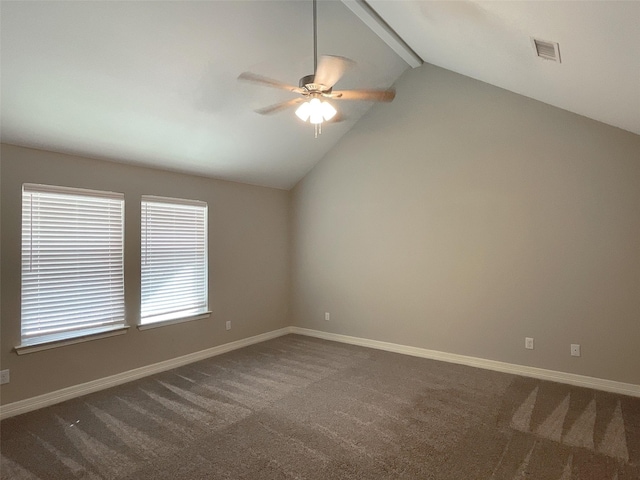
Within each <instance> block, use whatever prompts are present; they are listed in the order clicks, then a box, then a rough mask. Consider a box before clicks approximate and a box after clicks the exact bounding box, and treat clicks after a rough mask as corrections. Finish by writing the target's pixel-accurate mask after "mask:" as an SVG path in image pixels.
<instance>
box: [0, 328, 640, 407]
mask: <svg viewBox="0 0 640 480" xmlns="http://www.w3.org/2000/svg"><path fill="white" fill-rule="evenodd" d="M289 333H295V334H298V335H306V336H309V337H316V338H322V339H325V340H332V341H334V342H341V343H348V344H351V345H358V346H361V347H369V348H375V349H378V350H386V351H388V352H395V353H401V354H404V355H412V356H414V357H422V358H429V359H432V360H440V361H443V362H450V363H459V364H462V365H468V366H470V367H477V368H484V369H487V370H495V371H497V372H503V373H512V374H514V375H523V376H525V377H533V378H539V379H541V380H550V381H553V382H559V383H566V384H569V385H576V386H579V387H586V388H594V389H596V390H604V391H607V392H613V393H620V394H623V395H630V396H633V397H640V385H634V384H631V383H623V382H616V381H613V380H605V379H602V378H594V377H587V376H584V375H576V374H574V373H565V372H558V371H555V370H546V369H543V368H535V367H527V366H524V365H516V364H513V363H505V362H498V361H495V360H486V359H484V358H477V357H469V356H466V355H458V354H455V353H446V352H440V351H437V350H428V349H426V348H419V347H410V346H407V345H400V344H397V343H390V342H381V341H379V340H371V339H367V338H360V337H351V336H348V335H340V334H337V333H329V332H322V331H319V330H311V329H308V328H301V327H284V328H281V329H278V330H273V331H271V332H266V333H262V334H260V335H255V336H253V337H249V338H244V339H242V340H236V341H235V342H230V343H225V344H224V345H218V346H217V347H212V348H208V349H206V350H201V351H199V352H194V353H190V354H188V355H184V356H181V357H177V358H172V359H170V360H165V361H163V362H158V363H154V364H152V365H147V366H144V367H140V368H135V369H133V370H129V371H127V372H122V373H118V374H116V375H111V376H109V377H105V378H100V379H98V380H93V381H91V382H87V383H81V384H79V385H74V386H71V387H67V388H63V389H61V390H56V391H55V392H50V393H45V394H43V395H38V396H37V397H32V398H27V399H25V400H20V401H17V402H13V403H9V404H7V405H2V406H0V419H4V418H8V417H13V416H15V415H20V414H22V413H27V412H30V411H33V410H37V409H39V408H44V407H48V406H49V405H54V404H56V403H60V402H64V401H66V400H71V399H72V398H76V397H80V396H82V395H87V394H89V393H93V392H97V391H99V390H104V389H106V388H110V387H115V386H116V385H121V384H123V383H127V382H130V381H132V380H137V379H139V378H142V377H146V376H148V375H153V374H154V373H160V372H164V371H166V370H171V369H172V368H177V367H180V366H182V365H187V364H189V363H193V362H197V361H199V360H204V359H205V358H209V357H214V356H216V355H221V354H223V353H227V352H230V351H232V350H237V349H239V348H243V347H247V346H249V345H253V344H256V343H260V342H264V341H267V340H271V339H273V338H277V337H281V336H283V335H287V334H289Z"/></svg>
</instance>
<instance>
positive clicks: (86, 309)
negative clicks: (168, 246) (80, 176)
mask: <svg viewBox="0 0 640 480" xmlns="http://www.w3.org/2000/svg"><path fill="white" fill-rule="evenodd" d="M123 219H124V196H123V195H122V194H119V193H112V192H99V191H93V190H84V189H77V188H67V187H54V186H48V185H35V184H24V185H23V188H22V299H21V305H22V312H21V331H22V344H23V345H30V344H37V343H42V342H47V341H55V340H62V339H66V338H73V337H78V336H83V335H88V334H92V333H99V332H102V331H107V330H110V329H114V328H117V327H122V326H124V322H125V316H124V243H123V240H124V238H123V237H124V226H123Z"/></svg>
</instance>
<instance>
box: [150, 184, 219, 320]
mask: <svg viewBox="0 0 640 480" xmlns="http://www.w3.org/2000/svg"><path fill="white" fill-rule="evenodd" d="M141 216H142V218H141V257H142V258H141V260H142V267H141V270H142V271H141V281H142V285H141V309H140V310H141V311H140V321H141V323H142V324H149V323H154V322H162V321H166V320H173V319H178V318H184V317H189V316H193V315H198V314H201V313H204V312H206V311H207V308H208V302H207V204H206V203H204V202H199V201H195V200H181V199H173V198H162V197H152V196H143V197H142V203H141Z"/></svg>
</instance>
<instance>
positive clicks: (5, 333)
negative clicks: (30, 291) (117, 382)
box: [0, 145, 290, 404]
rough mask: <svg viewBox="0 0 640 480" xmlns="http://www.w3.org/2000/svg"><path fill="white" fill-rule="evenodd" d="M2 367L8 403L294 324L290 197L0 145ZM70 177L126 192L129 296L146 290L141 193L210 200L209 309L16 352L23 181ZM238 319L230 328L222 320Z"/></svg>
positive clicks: (131, 299) (130, 304)
mask: <svg viewBox="0 0 640 480" xmlns="http://www.w3.org/2000/svg"><path fill="white" fill-rule="evenodd" d="M0 159H1V162H2V163H1V169H2V170H1V174H2V179H1V192H2V201H1V206H2V217H1V220H2V222H1V231H2V244H1V248H2V251H1V259H2V272H1V285H2V292H1V299H2V304H1V306H2V310H1V320H2V322H1V332H0V333H1V339H0V342H1V344H0V346H1V356H0V362H1V368H2V369H5V368H9V369H10V371H11V382H10V383H9V384H7V385H3V386H2V387H0V388H1V390H0V395H1V401H2V403H3V404H7V403H11V402H14V401H17V400H21V399H25V398H29V397H32V396H35V395H39V394H43V393H47V392H51V391H55V390H58V389H61V388H64V387H68V386H71V385H75V384H79V383H83V382H87V381H90V380H95V379H99V378H102V377H105V376H108V375H113V374H116V373H120V372H124V371H127V370H131V369H133V368H137V367H141V366H145V365H149V364H153V363H156V362H159V361H162V360H167V359H171V358H174V357H178V356H181V355H185V354H188V353H191V352H196V351H200V350H204V349H206V348H209V347H213V346H216V345H219V344H223V343H228V342H230V341H233V340H238V339H241V338H246V337H249V336H252V335H257V334H259V333H263V332H268V331H271V330H276V329H278V328H282V327H284V326H286V325H289V324H290V316H289V312H288V307H289V292H290V283H289V281H290V277H289V275H290V269H289V250H290V249H289V206H290V198H289V197H290V194H289V192H286V191H283V190H276V189H270V188H263V187H254V186H249V185H241V184H237V183H231V182H223V181H217V180H212V179H206V178H201V177H194V176H189V175H180V174H174V173H169V172H163V171H160V170H152V169H145V168H138V167H131V166H125V165H120V164H115V163H108V162H102V161H96V160H89V159H85V158H78V157H73V156H68V155H61V154H56V153H50V152H44V151H39V150H31V149H26V148H20V147H14V146H10V145H2V151H1V157H0ZM25 182H30V183H44V184H53V185H65V186H73V187H82V188H93V189H98V190H113V191H117V192H122V193H124V194H125V297H126V298H125V299H126V310H127V319H128V323H129V324H130V325H135V324H136V323H137V320H138V318H139V298H140V287H139V278H140V267H139V259H140V196H141V195H143V194H151V195H161V196H168V197H178V198H189V199H197V200H203V201H206V202H208V204H209V306H210V309H211V310H212V311H213V314H212V316H211V318H209V319H206V320H197V321H192V322H188V323H182V324H178V325H171V326H165V327H161V328H156V329H152V330H145V331H139V330H138V329H136V328H130V329H129V331H128V332H127V333H126V334H125V335H121V336H117V337H112V338H106V339H101V340H94V341H90V342H85V343H81V344H76V345H70V346H66V347H61V348H56V349H52V350H47V351H42V352H37V353H32V354H28V355H22V356H17V355H16V354H15V353H13V352H12V349H13V347H14V346H15V345H17V344H19V343H20V230H21V229H20V222H21V208H20V204H21V186H22V184H23V183H25ZM227 320H231V322H232V329H231V330H230V331H226V330H225V321H227Z"/></svg>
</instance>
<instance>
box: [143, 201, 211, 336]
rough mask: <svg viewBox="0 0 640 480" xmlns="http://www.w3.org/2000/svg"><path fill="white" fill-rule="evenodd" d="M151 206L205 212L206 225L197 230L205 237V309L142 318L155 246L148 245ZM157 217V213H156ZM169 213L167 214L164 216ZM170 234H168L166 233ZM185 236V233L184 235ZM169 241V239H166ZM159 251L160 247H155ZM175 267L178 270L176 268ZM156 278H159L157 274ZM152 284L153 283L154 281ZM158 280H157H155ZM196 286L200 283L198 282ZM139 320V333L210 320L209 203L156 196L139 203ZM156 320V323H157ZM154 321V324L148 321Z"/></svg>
mask: <svg viewBox="0 0 640 480" xmlns="http://www.w3.org/2000/svg"><path fill="white" fill-rule="evenodd" d="M150 204H153V205H154V206H155V208H156V209H158V208H161V207H159V205H165V206H167V207H166V208H167V211H168V210H169V209H171V208H174V209H176V210H180V209H185V210H187V209H189V208H190V207H192V208H193V209H202V210H203V224H202V225H198V226H196V227H195V229H198V228H199V229H201V232H200V234H201V236H202V243H201V246H202V259H201V265H200V266H199V268H200V269H201V271H202V273H201V285H200V288H202V290H201V294H202V297H201V299H200V300H201V303H203V305H196V306H193V307H192V308H189V309H185V310H182V311H178V312H176V313H175V314H173V315H171V313H170V312H169V313H156V314H154V315H147V316H143V312H144V308H145V306H144V301H145V295H146V293H145V284H146V280H147V279H145V268H147V269H148V268H149V263H148V258H147V255H148V253H149V249H150V248H154V246H151V247H150V245H149V236H148V231H149V230H148V227H149V215H150V213H151V214H153V210H151V212H150V210H149V206H150ZM156 213H157V212H156ZM165 213H166V212H165ZM164 233H165V234H167V232H166V231H165V232H164ZM182 233H184V231H182ZM163 241H166V238H163ZM155 247H156V248H157V246H155ZM176 266H178V265H177V264H176ZM156 275H158V274H157V273H156ZM152 280H153V279H152ZM155 280H157V278H156V279H155ZM196 283H197V282H196ZM139 307H140V310H139V313H140V317H139V319H140V320H139V324H138V329H139V330H148V329H152V328H157V327H163V326H166V325H174V324H178V323H183V322H189V321H193V320H201V319H205V318H209V317H210V316H211V310H209V206H208V204H207V202H204V201H201V200H190V199H184V198H173V197H164V196H157V195H142V196H141V199H140V305H139ZM154 318H155V319H154ZM149 319H152V320H149Z"/></svg>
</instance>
